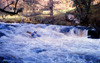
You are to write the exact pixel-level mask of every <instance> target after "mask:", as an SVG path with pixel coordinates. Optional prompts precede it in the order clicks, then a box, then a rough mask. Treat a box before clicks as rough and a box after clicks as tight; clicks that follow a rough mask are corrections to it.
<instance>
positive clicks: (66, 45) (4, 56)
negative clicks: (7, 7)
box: [0, 23, 100, 63]
mask: <svg viewBox="0 0 100 63" xmlns="http://www.w3.org/2000/svg"><path fill="white" fill-rule="evenodd" d="M27 31H30V32H34V31H37V34H39V35H41V37H37V38H32V37H31V36H30V34H28V33H27ZM87 31H88V29H87V28H86V27H81V26H77V27H73V26H58V25H47V24H36V25H35V24H18V23H12V24H6V23H1V24H0V35H1V36H0V63H4V62H8V63H100V39H91V38H87V37H88V36H87Z"/></svg>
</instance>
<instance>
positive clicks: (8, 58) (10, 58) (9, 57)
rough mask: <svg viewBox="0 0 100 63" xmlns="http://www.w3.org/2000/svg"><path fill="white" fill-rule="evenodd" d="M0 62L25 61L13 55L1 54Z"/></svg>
mask: <svg viewBox="0 0 100 63" xmlns="http://www.w3.org/2000/svg"><path fill="white" fill-rule="evenodd" d="M0 63H23V61H22V60H21V59H18V58H17V57H15V56H12V55H0Z"/></svg>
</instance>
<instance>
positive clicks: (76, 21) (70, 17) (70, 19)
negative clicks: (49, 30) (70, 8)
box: [65, 12, 80, 25]
mask: <svg viewBox="0 0 100 63" xmlns="http://www.w3.org/2000/svg"><path fill="white" fill-rule="evenodd" d="M65 20H66V21H67V22H71V23H72V24H73V25H74V24H75V25H77V24H80V19H79V17H76V16H75V15H74V14H72V13H69V12H66V13H65Z"/></svg>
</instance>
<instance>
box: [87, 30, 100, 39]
mask: <svg viewBox="0 0 100 63" xmlns="http://www.w3.org/2000/svg"><path fill="white" fill-rule="evenodd" d="M88 36H89V37H88V38H95V39H97V38H100V32H99V31H98V30H96V29H90V30H88Z"/></svg>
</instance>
